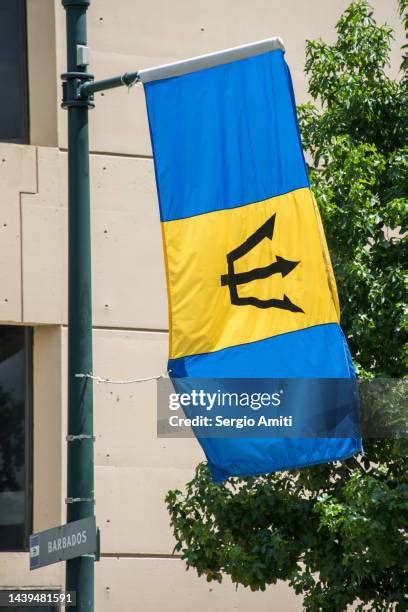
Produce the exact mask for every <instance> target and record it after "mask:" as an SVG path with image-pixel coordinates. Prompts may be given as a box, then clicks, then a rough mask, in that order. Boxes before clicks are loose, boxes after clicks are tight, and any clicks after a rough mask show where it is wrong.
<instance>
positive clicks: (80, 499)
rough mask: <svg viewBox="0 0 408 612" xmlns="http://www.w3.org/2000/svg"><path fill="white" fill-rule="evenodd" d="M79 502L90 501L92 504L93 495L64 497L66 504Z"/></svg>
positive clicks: (93, 500) (93, 501)
mask: <svg viewBox="0 0 408 612" xmlns="http://www.w3.org/2000/svg"><path fill="white" fill-rule="evenodd" d="M79 502H91V503H92V504H94V503H95V498H94V497H66V498H65V503H66V504H78V503H79Z"/></svg>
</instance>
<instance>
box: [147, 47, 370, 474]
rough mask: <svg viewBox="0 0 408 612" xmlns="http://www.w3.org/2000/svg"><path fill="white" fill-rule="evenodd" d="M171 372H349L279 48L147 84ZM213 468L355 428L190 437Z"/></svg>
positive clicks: (260, 464)
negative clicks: (299, 435)
mask: <svg viewBox="0 0 408 612" xmlns="http://www.w3.org/2000/svg"><path fill="white" fill-rule="evenodd" d="M145 95H146V102H147V109H148V118H149V126H150V134H151V141H152V146H153V155H154V164H155V174H156V183H157V190H158V196H159V204H160V216H161V225H162V231H163V244H164V254H165V264H166V274H167V287H168V302H169V320H170V349H169V350H170V356H169V357H170V358H169V366H168V367H169V371H170V375H171V377H172V378H173V379H174V381H175V382H177V378H180V377H181V378H185V377H194V378H264V379H265V378H310V377H312V378H348V379H349V378H352V377H354V376H355V374H354V369H353V365H352V361H351V358H350V355H349V351H348V347H347V343H346V340H345V338H344V336H343V333H342V330H341V328H340V325H339V304H338V298H337V291H336V284H335V280H334V276H333V272H332V267H331V263H330V257H329V253H328V250H327V246H326V241H325V237H324V233H323V228H322V224H321V221H320V217H319V211H318V209H317V206H316V203H315V201H314V198H313V194H312V193H311V191H310V186H309V180H308V174H307V169H306V165H305V160H304V157H303V152H302V146H301V141H300V136H299V128H298V123H297V118H296V108H295V102H294V95H293V90H292V84H291V78H290V73H289V69H288V66H287V64H286V62H285V59H284V52H283V50H282V49H280V48H275V49H273V50H269V51H266V52H265V51H263V52H261V53H258V54H256V55H251V56H249V57H243V58H241V59H238V60H235V61H229V62H227V63H222V64H221V65H215V66H211V67H207V68H201V69H195V70H194V71H192V72H188V73H187V74H181V75H179V76H173V77H168V78H161V79H158V80H154V81H151V82H148V83H145ZM200 442H201V443H202V446H203V448H204V450H205V452H206V455H207V458H208V461H209V465H210V468H211V470H212V474H213V477H214V480H215V481H216V482H221V481H223V480H225V479H226V478H228V477H229V476H245V475H256V474H262V473H267V472H272V471H276V470H282V469H288V468H294V467H300V466H307V465H311V464H315V463H322V462H327V461H334V460H339V459H344V458H346V457H350V456H351V455H353V454H354V453H356V452H357V451H359V450H360V449H361V440H360V438H356V437H341V438H316V439H313V438H307V439H265V438H262V439H261V438H258V439H255V438H254V439H251V438H245V439H236V438H235V439H229V440H223V439H212V440H200Z"/></svg>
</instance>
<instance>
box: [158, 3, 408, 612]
mask: <svg viewBox="0 0 408 612" xmlns="http://www.w3.org/2000/svg"><path fill="white" fill-rule="evenodd" d="M399 5H400V10H401V15H402V17H403V20H404V23H405V27H407V11H408V0H400V2H399ZM336 29H337V41H336V43H335V44H333V45H329V44H326V43H324V42H323V41H308V43H307V50H306V54H307V59H306V67H305V69H306V73H307V75H308V77H309V85H310V87H309V90H310V93H311V94H312V96H313V97H314V98H315V100H316V105H314V104H312V103H308V104H305V105H302V106H301V107H299V109H298V115H299V122H300V127H301V132H302V139H303V144H304V147H305V149H306V150H307V153H308V159H309V160H311V162H310V164H311V165H310V166H309V172H310V179H311V184H312V188H313V190H314V192H315V195H316V199H317V202H318V205H319V208H320V212H321V215H322V219H323V223H324V226H325V231H326V236H327V239H328V243H329V248H330V252H331V256H332V260H333V267H334V271H335V275H336V279H337V284H338V289H339V294H340V304H341V306H342V326H343V329H344V331H345V333H346V335H347V338H348V342H349V345H350V348H351V352H352V355H353V358H354V361H355V364H356V368H357V370H358V373H359V375H360V376H361V377H366V378H375V377H395V378H402V377H403V376H405V375H406V358H407V350H406V348H404V347H406V332H407V316H406V306H405V303H406V284H405V279H404V273H405V271H406V269H407V255H406V251H407V249H406V247H405V242H406V239H405V238H404V232H406V231H407V209H408V206H407V204H408V202H407V194H408V156H407V151H408V149H407V145H406V143H407V141H408V139H407V136H408V115H407V113H408V99H407V98H408V96H407V78H406V73H405V74H403V75H402V78H401V80H400V81H393V80H392V79H390V78H389V76H388V72H387V66H388V63H389V52H390V42H391V39H392V32H391V29H390V28H389V27H388V26H380V25H377V24H376V22H375V20H374V15H373V12H372V9H371V8H370V6H369V4H368V3H367V2H365V1H363V0H358V1H356V2H352V3H351V4H350V6H349V7H348V9H347V10H346V11H345V13H344V14H343V16H342V17H341V18H340V20H339V22H338V24H337V27H336ZM406 61H407V58H406V54H405V56H404V58H403V66H404V69H405V70H406V68H407V63H406ZM387 397H388V396H387ZM384 401H385V400H384ZM390 401H391V404H392V401H393V400H392V399H391V400H390V397H388V402H389V403H390ZM377 403H378V402H377ZM391 404H389V407H390V408H391V409H393V406H392V405H391ZM379 406H380V409H381V403H379ZM398 406H399V404H398V405H397V407H398ZM398 415H399V413H397V414H396V416H398ZM405 422H406V419H405ZM364 448H365V454H364V456H363V457H360V458H359V459H355V458H351V459H349V460H347V461H344V462H342V463H331V464H325V465H318V466H314V467H311V468H310V469H303V470H291V471H290V472H287V473H282V472H278V473H275V474H270V475H268V476H263V477H259V478H250V479H241V480H237V479H235V480H231V481H230V482H229V483H228V484H227V485H226V486H215V485H213V484H212V482H211V479H210V475H209V472H208V469H207V467H206V466H205V465H203V464H201V465H199V466H198V468H197V471H196V474H195V477H194V478H193V480H192V481H191V482H190V483H188V484H187V485H186V492H185V493H181V492H180V491H170V492H169V493H168V495H167V498H166V501H167V506H168V510H169V512H170V516H171V525H172V527H173V531H174V535H175V537H176V540H177V542H178V544H177V547H176V550H177V551H178V552H180V553H181V554H182V556H183V559H185V561H186V563H187V567H194V568H195V569H196V571H197V572H198V574H199V575H205V576H206V577H207V580H209V581H211V580H217V581H221V580H222V576H223V574H228V575H230V577H231V578H232V580H233V581H234V582H236V583H237V584H241V585H243V586H248V587H249V588H251V589H252V590H264V589H265V587H266V585H268V584H273V583H275V582H276V580H277V579H282V580H286V581H288V582H289V584H290V585H291V586H292V587H293V588H294V589H295V591H296V592H297V593H299V594H302V595H303V598H304V599H303V601H304V606H305V608H306V610H309V611H316V612H317V611H319V612H320V611H322V610H324V611H326V610H330V611H333V612H337V611H338V612H341V611H343V610H345V609H346V608H347V606H349V605H352V604H353V603H354V602H355V601H356V600H357V599H359V600H360V602H361V605H359V606H358V608H357V609H361V610H362V609H363V607H364V606H366V607H365V609H371V610H391V609H393V610H406V609H408V602H407V593H408V577H407V570H408V567H407V563H408V537H407V533H408V476H407V450H408V441H407V440H406V439H401V440H397V439H395V440H391V439H382V440H373V439H367V440H365V441H364ZM367 606H368V608H367Z"/></svg>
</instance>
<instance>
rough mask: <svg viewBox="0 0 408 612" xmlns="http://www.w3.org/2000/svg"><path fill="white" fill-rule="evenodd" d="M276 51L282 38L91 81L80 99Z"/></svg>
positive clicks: (85, 84)
mask: <svg viewBox="0 0 408 612" xmlns="http://www.w3.org/2000/svg"><path fill="white" fill-rule="evenodd" d="M276 49H280V50H282V51H284V50H285V47H284V45H283V42H282V39H281V38H278V37H275V38H267V39H265V40H259V41H257V42H254V43H249V44H247V45H241V46H239V47H232V48H231V49H224V50H223V51H216V52H215V53H207V54H206V55H199V56H197V57H193V58H190V59H187V60H181V61H179V62H173V63H171V64H163V65H162V66H157V67H156V68H146V69H144V70H138V71H137V72H125V74H122V75H120V76H116V77H111V78H109V79H102V80H100V81H94V80H91V79H87V80H86V82H84V83H82V84H81V85H80V86H79V88H78V93H79V97H80V98H82V99H86V98H89V97H90V96H92V94H94V93H96V92H98V91H105V90H106V89H114V88H115V87H121V86H122V85H126V86H127V87H131V86H132V85H135V84H136V83H150V82H151V81H158V80H159V79H169V78H172V77H176V76H181V75H183V74H188V73H190V72H196V71H197V70H204V69H206V68H213V67H214V66H219V65H221V64H228V63H230V62H234V61H236V60H240V59H245V58H247V57H252V56H254V55H259V54H261V53H266V52H267V51H274V50H276Z"/></svg>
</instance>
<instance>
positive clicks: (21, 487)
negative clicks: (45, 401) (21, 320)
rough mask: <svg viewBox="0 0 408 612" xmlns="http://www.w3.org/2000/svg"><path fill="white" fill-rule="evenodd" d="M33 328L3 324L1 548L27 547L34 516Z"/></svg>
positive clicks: (0, 361) (0, 372) (0, 365)
mask: <svg viewBox="0 0 408 612" xmlns="http://www.w3.org/2000/svg"><path fill="white" fill-rule="evenodd" d="M31 372H32V366H31V330H30V329H28V328H24V327H14V326H8V325H1V326H0V551H11V550H15V551H19V550H20V551H21V550H27V549H28V536H29V534H30V533H31V528H32V524H31V523H32V521H31V514H32V474H31V466H32V461H31V451H32V444H31V433H32V426H31V388H32V385H31Z"/></svg>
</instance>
